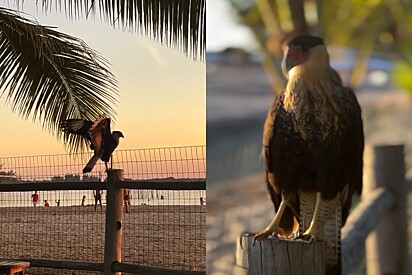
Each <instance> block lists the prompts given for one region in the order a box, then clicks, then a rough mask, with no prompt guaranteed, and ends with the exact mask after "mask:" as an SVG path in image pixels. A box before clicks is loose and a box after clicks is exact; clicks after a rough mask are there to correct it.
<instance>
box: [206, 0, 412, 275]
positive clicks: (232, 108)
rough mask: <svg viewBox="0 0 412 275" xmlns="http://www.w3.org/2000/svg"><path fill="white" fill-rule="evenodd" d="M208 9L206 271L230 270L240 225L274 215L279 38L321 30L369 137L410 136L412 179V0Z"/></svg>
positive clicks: (405, 139) (391, 140)
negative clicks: (269, 142) (270, 141)
mask: <svg viewBox="0 0 412 275" xmlns="http://www.w3.org/2000/svg"><path fill="white" fill-rule="evenodd" d="M207 17H208V18H207V22H208V23H207V53H206V59H207V179H208V182H207V184H208V185H207V193H208V202H207V205H208V208H207V209H208V210H207V211H208V212H207V215H208V217H207V273H208V274H232V272H233V267H234V263H235V247H236V239H237V237H238V236H239V234H240V233H241V232H242V231H247V230H260V229H262V228H263V227H265V226H266V225H267V224H268V223H269V221H270V219H271V217H272V215H273V205H272V203H271V201H270V199H269V197H268V196H267V194H266V186H265V183H264V176H263V163H262V160H261V157H260V154H261V138H262V129H263V122H264V119H265V116H266V113H267V110H268V108H269V106H270V104H271V103H272V100H273V97H274V94H275V91H277V90H279V89H281V88H283V87H284V86H285V83H286V79H284V77H283V75H282V73H281V68H280V62H281V58H282V55H281V50H280V43H281V42H282V41H284V40H287V39H288V38H289V37H292V36H293V35H296V34H304V33H307V34H313V35H318V36H321V37H323V38H324V40H325V42H326V44H327V46H328V50H329V53H330V56H331V64H332V67H333V68H335V69H336V70H337V71H338V72H339V73H340V75H341V77H342V79H343V81H344V83H345V85H347V86H350V87H351V88H353V89H354V91H355V93H356V96H357V97H358V100H359V103H360V104H361V106H362V112H363V121H364V131H365V136H366V143H367V144H405V162H406V177H407V178H409V179H410V178H412V39H411V38H412V2H410V1H406V0H403V1H390V0H381V1H380V0H369V1H355V0H352V1H337V0H329V1H321V0H316V1H315V0H313V1H309V0H306V1H305V0H298V1H292V0H208V1H207ZM409 193H410V192H409ZM409 201H411V202H412V197H411V199H409ZM411 207H412V206H411ZM409 208H410V207H409ZM409 208H408V215H409V219H411V217H412V210H411V211H409ZM409 232H412V227H410V230H409ZM410 239H412V238H410ZM409 250H410V251H412V242H409ZM364 273H365V267H364V266H360V267H359V273H358V274H364Z"/></svg>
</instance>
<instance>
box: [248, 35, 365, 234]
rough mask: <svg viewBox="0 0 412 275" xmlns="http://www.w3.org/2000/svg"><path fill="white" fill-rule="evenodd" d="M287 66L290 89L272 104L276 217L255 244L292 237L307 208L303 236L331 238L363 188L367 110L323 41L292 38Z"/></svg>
mask: <svg viewBox="0 0 412 275" xmlns="http://www.w3.org/2000/svg"><path fill="white" fill-rule="evenodd" d="M282 69H283V72H284V74H285V76H286V77H287V78H288V82H287V86H286V89H285V90H283V91H281V92H280V93H279V94H278V95H277V96H276V98H275V100H274V102H273V104H272V106H271V108H270V109H269V112H268V114H267V118H266V121H265V125H264V132H263V160H264V164H265V170H266V184H267V188H268V191H269V194H270V197H271V200H272V201H273V203H274V206H275V210H276V215H275V216H274V218H273V220H272V222H271V223H270V224H269V225H268V226H267V227H266V228H265V229H264V230H262V231H260V232H258V233H251V234H252V235H253V236H254V237H255V241H256V240H258V241H260V240H262V239H264V238H266V237H268V236H269V235H273V236H274V237H275V238H276V237H278V234H284V235H286V236H288V235H290V234H291V233H292V231H293V230H294V225H296V224H295V223H296V221H298V222H299V225H300V227H302V217H301V216H302V213H309V215H310V219H309V221H307V222H308V224H307V226H306V227H305V229H306V231H304V233H303V234H302V235H301V236H300V237H299V238H302V239H306V240H310V241H313V240H325V238H323V232H324V231H323V229H324V225H325V223H326V222H327V221H328V220H330V219H335V215H334V214H335V211H338V212H337V213H338V214H339V215H340V216H341V224H340V225H337V227H338V229H339V230H340V229H341V227H342V226H343V225H344V224H345V222H346V219H347V217H348V215H349V210H350V208H351V201H352V195H353V194H355V193H356V194H358V195H360V194H361V192H362V169H363V147H364V136H363V126H362V118H361V109H360V106H359V104H358V102H357V99H356V97H355V95H354V93H353V92H352V91H351V90H350V89H348V88H346V87H344V86H343V85H342V81H341V78H340V77H339V75H338V74H337V72H336V71H335V70H333V69H332V68H331V67H330V65H329V55H328V52H327V50H326V47H325V45H324V43H323V40H322V39H321V38H319V37H315V36H309V35H304V36H298V37H296V38H294V39H292V40H291V41H290V42H289V43H288V44H287V47H285V52H284V58H283V62H282ZM308 200H309V204H308ZM304 201H305V203H303V202H304ZM308 205H310V207H308ZM302 208H305V209H302ZM303 215H306V216H307V214H303ZM339 236H340V234H339ZM325 241H328V240H325Z"/></svg>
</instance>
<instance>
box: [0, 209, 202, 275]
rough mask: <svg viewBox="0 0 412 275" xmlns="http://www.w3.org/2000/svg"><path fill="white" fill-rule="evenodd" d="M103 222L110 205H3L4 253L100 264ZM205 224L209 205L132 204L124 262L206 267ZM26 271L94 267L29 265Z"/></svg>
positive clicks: (1, 231) (125, 234) (125, 228)
mask: <svg viewBox="0 0 412 275" xmlns="http://www.w3.org/2000/svg"><path fill="white" fill-rule="evenodd" d="M104 221H105V206H103V209H102V210H101V209H100V208H99V207H98V209H97V211H96V212H95V211H94V206H92V205H89V206H84V207H81V206H68V207H61V206H60V207H56V206H53V207H47V208H46V207H36V208H35V207H3V208H0V236H1V237H0V246H1V247H2V250H1V252H0V253H1V255H0V258H14V259H19V258H35V259H50V260H65V261H81V262H100V263H101V262H103V257H104V255H103V253H104V252H103V251H104V232H105V224H104ZM205 228H206V206H200V205H186V206H183V205H159V206H151V205H139V206H132V207H131V211H129V213H124V222H123V241H122V246H123V247H122V261H123V262H125V263H138V264H144V265H153V266H159V267H168V268H176V269H185V270H205V268H206V239H205V238H206V233H205ZM27 274H91V272H89V271H87V272H75V271H67V272H66V271H64V270H55V269H39V268H29V269H27ZM97 274H98V273H97Z"/></svg>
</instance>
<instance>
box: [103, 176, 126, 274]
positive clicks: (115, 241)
mask: <svg viewBox="0 0 412 275" xmlns="http://www.w3.org/2000/svg"><path fill="white" fill-rule="evenodd" d="M122 180H123V170H120V169H113V170H112V169H110V170H108V171H107V199H106V232H105V244H104V274H105V275H113V274H116V275H120V274H121V273H120V272H114V271H112V263H113V262H121V258H122V250H121V249H122V222H123V190H122V189H117V188H116V187H115V183H116V182H117V181H122Z"/></svg>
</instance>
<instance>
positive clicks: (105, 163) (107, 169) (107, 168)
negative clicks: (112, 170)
mask: <svg viewBox="0 0 412 275" xmlns="http://www.w3.org/2000/svg"><path fill="white" fill-rule="evenodd" d="M104 165H105V166H106V172H107V171H109V167H108V166H107V162H106V161H105V162H104Z"/></svg>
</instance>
